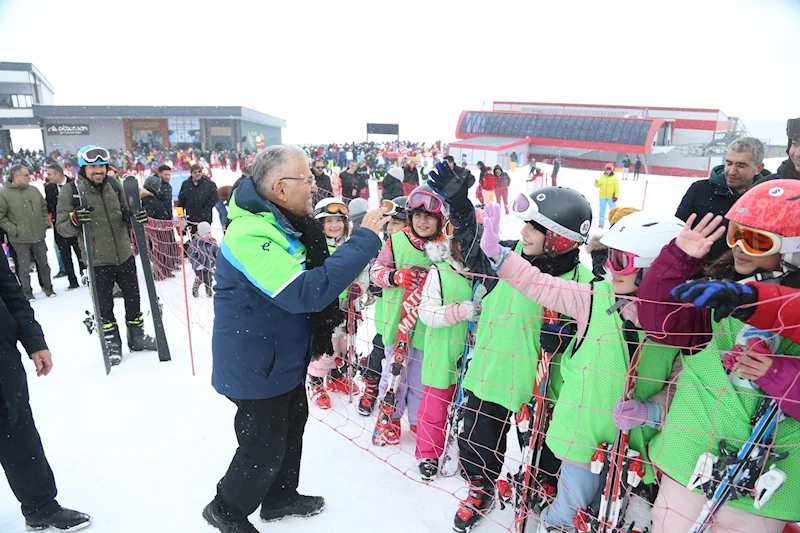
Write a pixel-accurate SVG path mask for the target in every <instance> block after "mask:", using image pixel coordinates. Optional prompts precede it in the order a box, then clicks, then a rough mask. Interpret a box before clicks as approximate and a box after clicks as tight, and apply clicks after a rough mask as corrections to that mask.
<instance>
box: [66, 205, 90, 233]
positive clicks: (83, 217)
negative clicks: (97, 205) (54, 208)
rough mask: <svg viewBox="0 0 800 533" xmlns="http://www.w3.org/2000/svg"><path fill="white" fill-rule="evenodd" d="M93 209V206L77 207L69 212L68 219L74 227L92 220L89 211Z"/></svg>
mask: <svg viewBox="0 0 800 533" xmlns="http://www.w3.org/2000/svg"><path fill="white" fill-rule="evenodd" d="M93 210H94V208H93V207H91V206H89V207H79V208H78V209H76V210H75V211H72V212H71V213H70V214H69V220H70V222H72V225H73V226H75V227H76V228H77V227H78V226H80V225H81V224H86V223H87V222H91V221H92V215H91V212H92V211H93Z"/></svg>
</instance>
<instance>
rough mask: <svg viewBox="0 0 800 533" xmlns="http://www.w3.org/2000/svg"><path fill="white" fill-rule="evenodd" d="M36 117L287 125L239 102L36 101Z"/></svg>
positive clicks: (283, 120)
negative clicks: (230, 120) (69, 103)
mask: <svg viewBox="0 0 800 533" xmlns="http://www.w3.org/2000/svg"><path fill="white" fill-rule="evenodd" d="M33 114H34V116H35V117H37V118H43V119H54V118H167V117H192V118H206V119H215V118H217V119H221V118H234V119H242V120H248V121H250V122H255V123H257V124H263V125H265V126H274V127H276V128H285V127H286V120H285V119H282V118H278V117H273V116H272V115H268V114H266V113H262V112H260V111H256V110H255V109H249V108H247V107H240V106H219V107H217V106H81V105H72V106H61V105H34V106H33Z"/></svg>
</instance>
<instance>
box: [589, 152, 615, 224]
mask: <svg viewBox="0 0 800 533" xmlns="http://www.w3.org/2000/svg"><path fill="white" fill-rule="evenodd" d="M594 186H595V187H596V188H598V189H600V218H598V221H599V223H600V227H601V228H602V227H604V224H605V221H606V208H608V209H613V208H615V207H617V198H619V180H618V179H617V175H616V174H614V164H613V163H606V171H605V172H604V173H603V175H602V176H600V177H599V178H598V179H596V180H594Z"/></svg>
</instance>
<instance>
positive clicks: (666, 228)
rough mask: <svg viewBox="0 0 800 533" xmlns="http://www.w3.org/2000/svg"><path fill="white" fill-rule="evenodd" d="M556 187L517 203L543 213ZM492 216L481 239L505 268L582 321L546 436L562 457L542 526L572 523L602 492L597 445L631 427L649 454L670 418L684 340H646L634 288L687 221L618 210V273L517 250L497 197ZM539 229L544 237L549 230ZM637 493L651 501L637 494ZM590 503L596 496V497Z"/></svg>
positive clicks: (546, 531) (530, 291)
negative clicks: (539, 262)
mask: <svg viewBox="0 0 800 533" xmlns="http://www.w3.org/2000/svg"><path fill="white" fill-rule="evenodd" d="M550 189H553V188H550ZM553 192H554V191H552V190H548V189H547V188H546V189H540V190H539V191H538V192H534V193H533V195H535V197H536V200H537V203H538V205H533V202H529V203H528V205H527V206H526V205H524V199H518V201H517V202H515V205H514V209H515V211H524V212H526V214H527V216H529V217H530V218H532V219H533V220H537V219H538V217H539V216H540V213H541V212H542V211H543V205H546V204H547V203H548V202H550V201H551V196H553V198H552V201H554V202H558V201H559V200H558V198H557V197H554V196H555V195H554V194H553ZM521 204H522V205H521ZM484 224H485V230H484V233H483V237H482V238H481V249H482V250H483V252H484V253H485V254H486V255H487V256H488V257H490V258H491V259H492V266H493V267H494V268H495V270H496V271H497V276H498V277H500V278H501V279H504V280H506V281H507V282H508V283H509V284H510V285H511V286H512V287H514V288H515V289H516V290H518V291H520V292H521V293H522V294H524V295H525V296H526V297H528V298H530V299H532V300H533V301H535V302H537V303H538V304H540V305H541V306H542V307H545V308H547V309H550V310H553V311H557V312H559V313H564V314H566V315H569V316H570V317H573V320H574V323H575V326H576V329H575V336H574V338H573V339H572V340H571V341H570V342H571V343H570V346H569V347H568V348H567V350H566V351H565V352H564V355H563V357H562V359H561V362H560V365H559V366H560V375H561V379H562V381H563V382H562V384H561V389H560V391H559V394H558V401H557V402H556V405H555V408H554V410H553V417H552V420H551V421H550V425H549V427H548V429H547V438H546V442H547V445H548V446H549V447H550V449H551V450H552V451H553V453H554V454H555V455H556V456H557V457H558V458H559V459H561V460H562V464H561V475H560V478H559V481H558V493H557V496H556V498H555V500H554V501H553V502H552V504H551V505H549V506H548V507H547V508H545V510H544V512H542V514H541V517H540V518H541V520H540V522H539V528H538V530H537V533H550V532H556V531H563V530H567V531H572V528H573V523H574V519H575V518H576V516H577V514H578V512H579V511H580V510H584V509H587V508H588V507H589V505H590V504H592V503H593V501H595V500H597V501H598V502H599V498H600V492H601V491H599V490H598V489H600V488H601V484H602V482H603V481H604V480H605V478H604V476H601V475H598V474H595V473H592V471H591V469H590V466H591V463H592V461H593V459H594V457H593V456H594V454H595V452H596V451H597V449H598V446H599V445H600V444H601V443H603V442H605V443H613V442H614V441H615V439H616V436H617V431H618V429H621V430H626V431H628V430H630V444H629V446H630V448H631V449H632V450H635V451H637V452H639V453H640V454H642V455H643V456H646V451H647V449H646V447H647V443H648V442H649V440H650V439H652V438H653V436H654V435H655V434H656V432H657V429H658V428H660V427H661V425H662V424H663V415H664V413H665V412H666V402H667V391H666V390H664V384H665V383H666V382H667V381H669V380H670V379H671V378H672V377H674V376H676V375H677V373H678V372H679V371H680V360H679V358H677V355H678V350H677V349H675V348H670V347H667V346H660V345H658V344H656V343H654V342H651V341H650V342H644V334H643V332H642V331H641V330H640V329H639V324H638V318H637V306H638V302H637V301H636V300H633V299H632V298H631V297H632V296H634V295H636V292H637V289H638V283H639V282H640V281H641V279H642V275H643V273H644V270H645V269H647V267H649V266H650V265H651V264H652V262H653V260H654V259H655V257H656V256H657V255H658V253H659V251H660V250H661V248H662V247H663V246H664V245H665V244H666V243H668V242H669V241H670V240H671V239H673V238H674V237H675V236H676V235H678V233H680V231H681V229H682V228H683V225H684V223H683V221H681V220H679V219H677V218H675V217H671V216H663V215H657V214H656V215H654V214H649V213H644V212H639V213H632V214H630V215H628V216H625V217H623V218H622V219H620V220H619V221H618V222H617V223H616V224H615V225H614V226H613V227H612V228H611V229H610V230H609V232H608V233H606V234H605V235H604V236H603V238H602V239H601V242H602V243H603V244H605V245H606V246H608V262H607V267H608V269H609V271H610V273H611V277H610V283H609V282H607V281H600V280H596V281H592V282H590V283H581V282H579V281H574V280H567V279H562V278H558V277H555V276H552V275H549V274H545V273H543V272H542V271H541V270H539V269H538V268H536V266H535V265H531V264H530V263H528V262H527V261H525V260H524V259H523V258H522V257H520V256H518V255H517V254H514V253H511V250H510V249H509V248H506V247H503V246H501V245H500V243H499V242H498V234H499V226H500V207H499V206H498V205H497V204H494V203H491V204H489V205H487V206H486V208H485V211H484ZM537 239H538V241H539V242H543V241H544V238H543V237H542V236H537ZM484 301H485V300H484ZM624 330H628V331H630V332H631V333H632V335H633V337H634V339H630V338H629V336H630V335H631V334H630V333H629V334H628V335H629V336H626V334H625V333H626V332H625V331H624ZM637 330H639V331H637ZM637 350H641V363H639V366H638V375H639V379H638V381H637V386H636V390H635V398H636V400H638V401H639V403H640V405H641V406H642V407H643V409H641V410H636V411H635V412H634V413H629V412H627V411H625V412H624V413H622V414H620V413H619V412H618V411H619V408H618V406H619V404H620V403H621V399H622V398H624V393H625V389H626V381H627V380H626V375H627V373H628V366H629V361H630V359H631V358H632V357H633V354H634V352H636V351H637ZM551 366H552V365H551ZM551 373H552V368H551ZM623 403H624V402H623ZM642 424H644V426H643V425H642ZM654 479H655V476H654V471H653V469H652V468H648V469H647V470H646V473H645V475H644V481H645V483H652V482H653V480H654ZM633 500H634V501H635V502H636V503H637V504H638V503H644V502H642V501H641V500H640V499H639V498H638V497H634V498H633ZM592 509H594V510H596V509H597V506H596V505H592ZM645 525H646V524H645ZM635 526H636V528H635V529H637V530H639V531H642V530H644V529H643V527H644V526H643V525H642V524H635ZM626 527H627V526H626Z"/></svg>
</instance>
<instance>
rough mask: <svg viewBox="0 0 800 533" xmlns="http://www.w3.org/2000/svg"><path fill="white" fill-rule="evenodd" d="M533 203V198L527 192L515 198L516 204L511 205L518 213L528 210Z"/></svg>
mask: <svg viewBox="0 0 800 533" xmlns="http://www.w3.org/2000/svg"><path fill="white" fill-rule="evenodd" d="M530 205H531V199H530V197H529V196H528V195H527V194H520V195H519V196H517V199H516V200H514V205H513V206H511V207H512V209H513V210H514V212H516V213H524V212H525V211H527V210H528V208H529V207H530Z"/></svg>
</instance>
